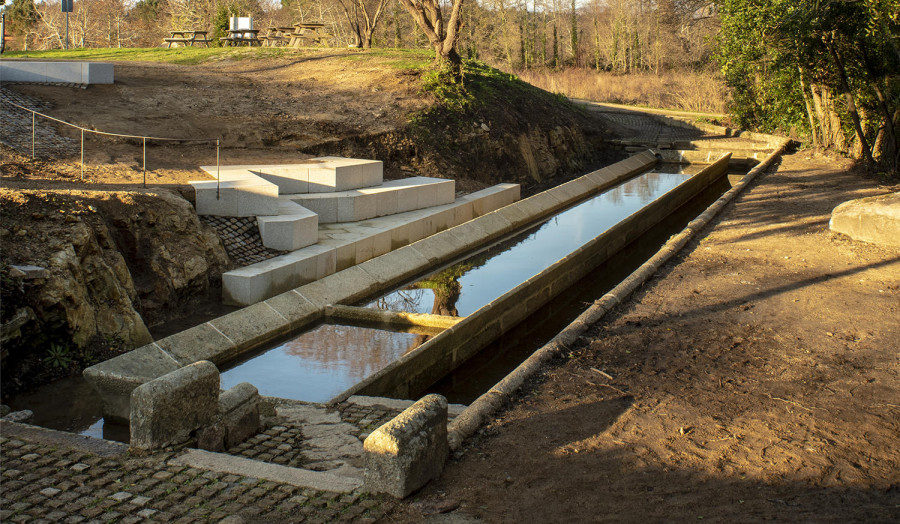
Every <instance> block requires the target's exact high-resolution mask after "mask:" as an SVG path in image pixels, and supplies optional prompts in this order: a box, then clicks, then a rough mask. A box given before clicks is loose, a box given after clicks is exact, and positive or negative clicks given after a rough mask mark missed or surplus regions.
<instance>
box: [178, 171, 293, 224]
mask: <svg viewBox="0 0 900 524" xmlns="http://www.w3.org/2000/svg"><path fill="white" fill-rule="evenodd" d="M190 184H191V185H192V186H193V187H194V192H195V193H196V207H197V214H198V215H214V216H223V217H249V216H258V215H274V214H277V211H276V210H277V208H278V202H279V200H278V186H276V185H275V184H272V183H270V182H266V181H265V180H263V179H261V178H259V177H257V176H253V175H247V176H243V175H240V174H228V175H227V176H222V177H221V178H220V179H219V181H218V182H217V181H215V180H209V181H207V180H204V181H200V182H196V181H195V182H190Z"/></svg>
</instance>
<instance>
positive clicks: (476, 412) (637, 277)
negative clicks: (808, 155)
mask: <svg viewBox="0 0 900 524" xmlns="http://www.w3.org/2000/svg"><path fill="white" fill-rule="evenodd" d="M790 143H791V140H790V139H786V138H781V143H780V145H779V146H778V147H777V148H776V149H775V150H774V151H773V152H772V153H771V154H769V156H768V157H766V159H765V160H763V161H762V162H760V163H759V164H758V165H757V166H756V167H754V168H753V169H751V170H750V172H749V173H747V174H746V175H744V177H742V178H741V179H740V180H739V181H738V182H737V183H736V184H735V185H734V187H732V188H731V189H730V190H728V191H727V192H726V193H725V194H724V195H722V196H721V197H719V199H718V200H716V201H715V202H714V203H713V204H712V205H710V206H709V207H708V208H707V209H706V211H704V212H703V213H701V214H700V215H699V216H698V217H697V218H695V219H694V220H692V221H691V222H690V223H689V224H688V225H687V226H686V227H685V228H684V230H682V232H681V233H678V234H677V235H675V236H673V237H672V238H671V239H669V241H668V242H666V244H665V245H664V246H663V247H662V248H661V249H660V250H659V251H658V252H657V253H656V254H655V255H653V257H651V258H650V259H649V260H647V261H646V262H645V263H644V264H642V265H641V266H640V267H639V268H638V269H636V270H635V271H634V272H633V273H631V275H629V276H628V277H626V278H625V279H624V280H623V281H622V282H621V283H619V284H618V285H617V286H616V287H615V288H613V289H612V290H611V291H610V292H608V293H606V294H605V295H603V297H601V298H600V299H598V300H596V301H594V304H593V305H592V306H591V307H590V308H588V309H587V310H585V311H584V312H583V313H582V314H581V315H580V316H579V317H578V318H576V319H575V320H573V321H572V322H571V323H570V324H569V325H568V326H566V327H565V328H564V329H563V330H562V331H561V332H559V333H558V334H557V335H556V336H555V337H553V339H551V340H550V341H549V342H547V343H546V344H545V345H544V346H542V347H541V348H539V349H538V350H537V351H535V352H534V353H532V355H531V356H530V357H528V359H526V360H525V361H524V362H522V363H521V364H520V365H519V366H518V367H516V369H514V370H513V371H511V372H510V373H509V374H508V375H506V377H504V378H503V379H502V380H501V381H500V382H498V383H497V384H495V385H494V386H493V387H492V388H491V389H490V390H489V391H487V392H486V393H484V394H483V395H481V396H480V397H478V398H477V399H476V400H475V401H474V402H472V404H470V405H469V406H468V407H467V408H466V409H465V410H464V411H463V413H461V414H460V415H459V416H458V417H456V419H454V420H453V421H452V422H451V423H450V424H449V428H448V440H449V443H450V449H451V450H454V451H455V450H457V449H459V447H460V446H461V445H462V442H463V441H464V440H465V439H467V438H469V437H470V436H472V435H473V434H474V433H475V432H476V431H477V430H478V428H479V427H481V426H482V425H483V424H484V423H485V422H486V421H487V420H488V419H489V418H490V417H491V416H492V415H493V414H494V413H495V412H496V411H497V410H498V409H500V408H501V407H502V406H503V405H505V404H506V403H507V402H509V400H510V399H511V398H512V397H513V395H515V394H516V392H517V391H518V389H519V388H520V387H521V386H522V384H524V382H525V381H526V380H527V379H528V378H529V377H531V376H532V375H534V374H535V373H537V372H538V371H540V369H541V367H542V366H543V365H544V364H545V363H546V362H548V361H549V360H550V359H551V358H553V356H554V355H556V354H557V353H559V352H560V351H562V350H565V349H566V348H567V347H568V346H569V345H571V344H573V343H574V342H575V341H576V340H577V339H578V337H580V336H581V335H582V334H583V333H584V332H585V331H586V330H587V329H588V328H589V327H590V326H591V325H593V324H594V323H596V322H597V321H599V320H600V319H601V318H602V317H603V316H604V315H605V314H606V313H607V312H609V311H610V310H611V309H612V308H613V307H615V306H616V305H617V304H619V303H621V302H623V301H625V300H626V299H627V298H628V296H629V295H630V294H631V293H632V292H634V290H636V289H637V288H638V287H640V286H641V285H642V284H643V283H644V282H646V281H647V280H648V279H649V278H650V277H651V276H652V275H653V274H654V273H656V271H657V270H658V269H659V268H660V267H661V266H662V265H663V264H664V263H666V261H668V260H669V259H670V258H671V257H672V256H674V255H675V254H676V253H678V252H679V251H680V250H681V249H682V248H683V247H684V246H685V245H687V243H688V242H689V241H690V240H691V239H692V238H694V237H695V236H696V235H697V234H698V233H699V232H700V231H701V230H702V229H703V228H704V227H706V226H707V225H708V224H709V223H710V221H712V219H713V218H715V216H716V215H717V214H718V213H719V212H720V211H721V210H722V209H723V208H724V207H725V206H726V205H727V204H728V203H730V202H731V201H732V200H733V199H734V198H735V197H736V196H737V195H738V194H740V193H741V192H742V191H743V190H744V188H746V187H747V185H749V184H750V183H751V182H752V181H753V179H755V178H756V177H757V176H758V175H759V174H760V173H762V172H763V171H764V170H766V169H768V167H769V166H770V165H771V164H772V162H774V161H775V159H777V158H778V157H779V156H781V154H782V153H783V152H784V150H785V149H786V148H787V146H788V145H789V144H790Z"/></svg>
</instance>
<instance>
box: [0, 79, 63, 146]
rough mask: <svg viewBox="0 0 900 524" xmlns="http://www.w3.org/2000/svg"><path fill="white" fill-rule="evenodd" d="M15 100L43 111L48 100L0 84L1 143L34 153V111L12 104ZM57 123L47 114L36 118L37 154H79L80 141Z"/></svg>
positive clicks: (16, 102) (17, 102)
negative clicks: (32, 129)
mask: <svg viewBox="0 0 900 524" xmlns="http://www.w3.org/2000/svg"><path fill="white" fill-rule="evenodd" d="M6 102H13V103H15V104H18V105H20V106H22V107H27V108H29V109H33V110H35V111H40V112H44V111H45V110H46V109H47V108H48V106H47V104H46V103H44V102H42V101H40V100H38V99H36V98H33V97H30V96H27V95H23V94H21V93H18V92H16V91H13V90H11V89H7V88H5V87H0V129H2V130H3V132H2V133H0V143H2V144H3V145H5V146H8V147H11V148H13V149H15V150H16V151H18V152H19V153H22V154H23V155H31V113H30V112H29V111H25V110H24V109H19V108H17V107H15V106H11V105H9V104H7V103H6ZM55 125H57V124H55V123H53V122H51V121H50V120H47V119H46V118H42V117H37V118H36V119H35V148H34V149H35V155H36V156H37V157H39V158H53V159H60V158H68V157H71V156H74V155H77V154H78V151H79V147H78V142H76V141H75V140H73V139H71V138H68V137H64V136H62V135H60V134H59V133H58V132H57V131H56V128H55V127H54V126H55Z"/></svg>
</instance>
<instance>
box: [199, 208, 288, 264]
mask: <svg viewBox="0 0 900 524" xmlns="http://www.w3.org/2000/svg"><path fill="white" fill-rule="evenodd" d="M198 218H200V221H201V222H203V223H204V224H206V225H208V226H210V227H212V228H213V229H215V230H216V233H217V234H218V235H219V238H221V239H222V244H223V245H224V246H225V252H226V253H228V256H229V257H230V258H231V260H232V261H233V262H234V263H235V264H237V265H238V266H248V265H250V264H255V263H257V262H262V261H264V260H269V259H270V258H275V257H277V256H279V255H283V254H285V253H288V251H279V250H277V249H269V248H267V247H265V246H264V245H263V241H262V236H261V235H260V234H259V227H258V226H257V225H256V217H220V216H214V215H198Z"/></svg>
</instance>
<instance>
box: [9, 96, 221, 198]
mask: <svg viewBox="0 0 900 524" xmlns="http://www.w3.org/2000/svg"><path fill="white" fill-rule="evenodd" d="M3 102H6V103H7V104H9V105H11V106H15V107H17V108H19V109H21V110H23V111H29V112H30V113H31V159H32V160H34V158H35V141H36V137H35V135H36V132H35V129H36V126H35V117H36V116H38V115H39V116H42V117H44V118H46V119H48V120H52V121H54V122H58V123H60V124H63V125H66V126H69V127H73V128H75V129H78V130H80V131H81V180H84V133H85V132H88V133H93V134H95V135H102V136H111V137H118V138H136V139H140V140H141V147H142V150H143V157H142V158H143V166H142V171H143V177H144V187H147V140H156V141H162V142H215V144H216V199H217V200H218V198H219V149H220V144H221V142H220V140H221V139H219V138H170V137H159V136H144V135H126V134H123V133H110V132H107V131H97V130H95V129H88V128H86V127H82V126H79V125H76V124H73V123H71V122H66V121H65V120H60V119H59V118H54V117H52V116H50V115H45V114H44V113H41V112H39V111H35V110H34V109H31V108H28V107H25V106H21V105H19V104H16V103H15V102H10V101H9V100H3Z"/></svg>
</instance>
